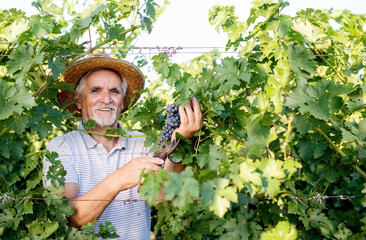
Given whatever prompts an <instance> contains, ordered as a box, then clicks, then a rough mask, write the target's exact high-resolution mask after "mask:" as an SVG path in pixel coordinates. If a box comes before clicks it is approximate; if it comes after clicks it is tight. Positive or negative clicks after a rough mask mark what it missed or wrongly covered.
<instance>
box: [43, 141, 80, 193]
mask: <svg viewBox="0 0 366 240" xmlns="http://www.w3.org/2000/svg"><path fill="white" fill-rule="evenodd" d="M47 150H48V151H49V152H51V153H52V152H56V153H57V154H58V158H57V160H60V161H61V163H62V165H63V167H64V169H65V171H66V176H65V183H70V182H73V183H77V184H79V181H78V174H77V171H76V169H75V166H74V160H73V155H72V154H71V151H70V148H69V146H68V144H67V142H66V141H65V137H64V136H59V137H56V138H54V139H52V140H51V141H50V143H49V144H48V145H47ZM51 166H52V163H51V162H50V161H49V160H48V159H47V158H46V156H45V157H44V159H43V185H44V187H49V186H50V185H51V182H50V181H49V180H47V173H48V171H49V168H50V167H51Z"/></svg>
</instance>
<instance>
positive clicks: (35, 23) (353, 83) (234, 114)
mask: <svg viewBox="0 0 366 240" xmlns="http://www.w3.org/2000/svg"><path fill="white" fill-rule="evenodd" d="M103 3H105V4H100V3H97V2H95V3H94V4H92V5H91V6H90V8H88V9H83V12H82V13H77V12H76V10H77V9H72V6H73V4H70V5H69V6H68V8H69V9H64V8H60V7H57V6H56V5H55V4H54V3H51V2H50V1H40V0H39V1H35V3H34V6H36V7H37V9H38V10H39V11H40V12H39V14H36V15H34V16H30V17H27V16H26V14H25V13H24V12H22V11H19V10H15V9H13V10H2V11H1V12H0V23H1V24H0V41H1V44H0V49H1V53H2V56H1V58H0V61H1V65H0V76H1V77H0V208H1V210H0V238H1V239H69V238H70V239H98V238H112V237H115V235H114V234H113V226H110V225H109V224H108V223H105V224H104V225H102V226H100V231H99V232H92V230H91V229H93V226H92V224H89V225H87V226H84V227H83V228H82V229H75V228H71V227H69V226H68V225H67V219H68V217H69V216H70V215H71V214H73V213H74V210H73V208H72V207H71V205H70V204H68V203H67V201H66V200H65V198H64V197H63V196H62V195H61V194H62V188H61V187H60V186H62V185H63V184H64V183H65V174H66V173H65V170H64V169H63V166H62V165H61V163H60V161H59V157H60V156H58V155H57V154H55V153H50V152H47V151H46V150H45V148H46V146H47V144H48V142H49V141H50V139H52V138H53V137H55V136H59V135H61V134H64V133H66V132H69V131H70V129H75V128H76V126H77V125H78V123H79V121H80V119H78V118H76V117H74V116H73V115H72V114H71V113H69V112H67V111H65V110H64V109H65V106H60V105H59V104H58V102H57V97H56V96H57V92H58V90H59V89H69V88H70V86H68V85H67V84H65V83H64V82H58V79H59V77H60V76H61V75H62V74H63V73H64V71H65V69H66V67H67V66H68V64H69V63H72V61H73V58H74V57H75V56H78V57H77V58H79V57H81V56H84V55H86V54H88V53H90V52H92V51H94V50H95V51H96V50H97V49H96V48H102V49H103V48H104V47H107V48H106V51H108V52H109V53H110V54H111V55H112V56H113V57H118V58H124V57H125V56H126V55H127V54H129V51H130V50H132V49H134V48H135V49H138V48H137V47H132V45H131V43H133V42H135V41H134V40H135V39H136V38H138V37H139V33H140V32H141V31H135V30H136V29H142V30H146V31H148V32H150V31H151V30H152V26H153V23H154V21H155V20H156V18H157V16H158V15H159V14H160V13H161V11H162V8H160V7H159V6H158V5H156V3H155V2H154V1H150V0H149V1H145V2H144V4H141V6H135V5H134V4H133V3H131V4H130V3H128V4H126V5H118V6H117V5H116V1H114V0H107V1H104V2H103ZM65 4H66V2H65ZM66 5H67V4H66ZM66 5H65V6H66ZM252 5H253V7H252V9H251V10H250V17H249V18H248V19H247V20H246V21H240V18H239V17H238V16H237V13H236V12H235V8H234V7H233V6H221V5H220V6H213V7H212V8H211V10H210V11H209V22H210V24H211V25H213V26H212V27H213V28H216V30H217V31H218V32H219V33H220V34H224V35H226V36H227V44H226V46H221V47H223V48H225V49H226V50H228V52H230V53H231V54H232V57H223V56H221V52H216V51H213V52H208V53H204V54H203V55H201V56H199V57H197V58H195V59H192V60H191V61H189V62H187V63H183V64H176V63H174V62H172V60H171V59H170V56H171V52H170V50H174V49H175V48H170V50H169V49H168V50H167V49H163V48H161V49H158V50H159V54H157V55H154V56H153V57H152V58H151V59H148V58H147V57H146V61H150V60H151V62H152V65H153V68H154V70H155V71H156V72H157V73H158V74H159V77H158V79H156V80H147V81H149V82H148V83H147V84H146V86H149V87H148V88H147V89H145V90H143V91H142V92H141V97H140V99H139V102H137V103H136V104H135V105H134V106H133V107H132V108H130V109H129V111H128V113H127V114H126V115H122V116H121V118H120V122H121V124H122V125H123V127H124V128H125V129H126V130H127V131H139V132H141V133H142V134H143V135H139V137H142V136H144V137H146V138H145V139H146V140H145V146H146V149H151V151H152V152H154V151H158V150H159V149H158V148H159V147H160V148H164V147H165V146H166V145H167V144H168V143H169V142H170V141H171V136H172V133H173V132H174V130H175V129H176V128H177V127H179V124H180V119H179V114H178V112H179V111H178V108H179V106H185V104H186V103H187V101H189V99H190V98H191V97H193V96H195V97H196V98H197V99H200V106H201V108H202V112H203V113H204V127H203V128H202V129H201V131H199V132H197V133H196V135H195V137H194V138H192V139H191V140H190V141H185V139H181V141H180V143H179V145H178V147H177V148H176V150H175V151H174V152H173V153H172V154H173V155H172V157H176V159H182V163H183V164H185V165H186V168H185V170H184V171H183V172H182V173H180V174H177V173H168V172H167V171H165V170H164V169H160V170H158V171H157V172H156V174H153V173H145V174H143V175H142V177H144V183H143V186H142V187H141V191H140V196H141V199H143V200H141V199H140V200H139V201H146V202H147V203H148V204H150V206H151V209H152V211H151V212H152V219H151V220H152V221H151V222H152V229H151V230H152V231H154V234H155V236H156V237H157V238H158V237H161V238H163V239H167V240H169V239H284V238H286V239H365V238H366V211H365V207H366V197H365V194H366V174H365V172H366V168H365V166H366V145H365V141H366V133H365V129H366V120H365V119H366V108H365V99H366V98H365V96H366V84H365V65H366V60H365V54H366V53H365V51H366V49H365V46H366V42H365V34H364V26H365V25H366V16H365V15H364V14H353V13H351V12H350V11H333V10H329V11H328V10H315V9H307V10H302V11H299V12H297V13H296V15H295V16H289V15H286V14H285V13H284V11H283V10H284V9H285V8H286V7H287V5H288V3H287V2H285V1H282V0H278V1H272V0H258V1H253V3H252ZM64 12H68V13H70V14H71V16H70V17H69V18H64V17H63V13H64ZM158 13H159V14H158ZM67 19H71V20H70V21H67ZM332 22H333V23H337V27H336V28H334V26H333V25H332V24H330V23H332ZM90 26H93V28H94V29H95V31H96V32H95V33H96V36H97V39H96V41H95V42H96V43H97V45H96V46H95V47H92V48H89V45H88V46H87V47H86V46H84V45H83V44H79V43H78V41H79V39H80V38H81V37H82V36H83V35H84V33H85V32H86V31H88V29H89V28H90ZM126 26H127V27H126ZM108 46H109V47H108ZM219 47H220V46H219ZM140 48H141V49H142V48H143V47H142V46H141V47H140ZM179 49H184V48H179ZM165 50H167V51H165ZM176 50H178V48H177V49H176ZM179 53H180V51H175V52H174V54H179ZM234 54H237V55H235V56H234ZM144 64H145V63H144ZM162 85H164V87H163V88H161V87H160V86H162ZM168 93H173V94H168ZM166 102H174V103H175V104H171V105H170V106H168V108H167V109H166ZM165 110H166V115H167V116H166V120H164V117H163V116H164V111H165ZM164 121H165V122H164ZM162 123H164V124H165V126H164V127H163V129H162V127H161V125H162ZM161 131H162V132H161ZM160 133H161V134H160ZM109 134H110V136H111V137H113V136H117V135H120V134H121V133H120V132H111V133H109ZM159 138H160V139H159ZM45 155H46V157H47V158H48V159H49V160H50V162H52V164H53V165H52V167H51V168H50V169H51V170H50V172H49V174H48V175H47V176H45V177H46V178H47V180H49V181H50V182H51V186H50V187H48V188H44V187H43V184H42V177H43V176H42V168H43V164H42V162H43V158H44V156H45ZM162 189H163V190H164V191H163V192H162V193H163V195H164V196H163V197H164V199H165V201H162V202H161V203H159V204H157V205H154V203H156V200H160V199H157V196H160V195H159V193H161V190H162ZM94 200H98V199H94ZM100 200H103V199H100ZM103 201H105V200H103ZM108 201H110V200H108ZM135 201H137V200H136V199H128V198H127V199H124V200H123V201H122V202H121V208H123V204H124V203H126V204H135V203H136V202H135Z"/></svg>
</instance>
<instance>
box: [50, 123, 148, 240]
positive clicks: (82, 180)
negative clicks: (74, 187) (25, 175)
mask: <svg viewBox="0 0 366 240" xmlns="http://www.w3.org/2000/svg"><path fill="white" fill-rule="evenodd" d="M78 128H79V129H83V130H84V127H83V125H82V123H80V124H79V126H78ZM127 134H128V135H140V134H141V133H136V132H127ZM144 140H145V138H144V137H133V138H122V137H121V138H119V139H118V143H117V145H116V146H115V147H114V148H113V149H112V150H111V151H110V152H108V151H107V150H106V149H105V148H104V146H103V145H102V144H101V143H98V142H97V141H95V140H94V139H93V138H92V137H91V136H90V135H89V134H88V133H84V132H80V131H77V130H75V131H72V132H69V133H67V134H64V135H62V136H58V137H55V138H53V139H52V140H51V141H50V143H49V144H48V146H47V149H48V150H49V151H50V152H57V153H58V155H59V157H58V160H60V161H61V162H62V164H63V166H64V168H65V170H66V172H67V173H66V176H65V178H66V181H65V183H77V184H78V185H79V196H80V195H83V194H85V193H86V192H88V191H89V190H90V189H92V188H93V187H94V186H95V185H96V184H98V183H99V182H100V181H102V180H103V179H104V178H105V177H107V176H108V175H109V174H111V173H112V172H114V171H115V170H117V169H118V168H120V167H123V166H124V165H125V164H126V163H128V162H129V161H130V160H131V159H133V158H136V157H146V156H152V154H151V153H150V151H149V148H146V147H144ZM50 165H51V163H50V162H49V161H48V160H47V159H45V161H44V176H46V174H47V170H48V168H49V166H50ZM44 185H45V186H48V185H49V183H48V182H46V181H45V179H44ZM115 199H116V200H122V201H114V202H111V203H110V204H109V205H108V207H107V208H106V209H105V210H104V212H103V213H102V215H101V216H100V218H99V220H98V222H97V223H96V224H95V227H94V230H95V232H98V231H99V227H98V226H99V224H100V223H104V222H105V221H109V222H111V223H112V225H113V226H114V227H115V228H116V230H117V234H118V235H119V236H120V238H119V239H129V240H132V239H139V240H140V239H150V224H151V222H150V221H151V220H150V207H149V206H148V205H147V204H146V202H145V201H141V199H140V198H139V195H138V193H137V186H136V187H133V188H130V189H127V190H124V191H121V192H120V193H119V194H118V195H117V196H116V198H115ZM137 199H139V201H135V200H137ZM123 200H132V201H130V202H125V201H123Z"/></svg>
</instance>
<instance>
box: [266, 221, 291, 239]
mask: <svg viewBox="0 0 366 240" xmlns="http://www.w3.org/2000/svg"><path fill="white" fill-rule="evenodd" d="M297 235H298V233H297V230H296V227H295V226H294V225H292V224H290V223H289V222H286V221H280V222H278V223H277V225H276V226H275V227H272V228H268V229H266V231H265V232H264V233H263V235H262V237H261V239H262V240H280V239H287V240H295V239H297Z"/></svg>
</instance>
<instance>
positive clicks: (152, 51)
mask: <svg viewBox="0 0 366 240" xmlns="http://www.w3.org/2000/svg"><path fill="white" fill-rule="evenodd" d="M98 49H99V50H103V51H105V49H112V50H113V49H125V50H128V51H129V50H138V52H126V53H125V54H126V55H142V56H144V57H145V55H147V54H148V55H156V54H159V53H164V54H167V55H168V56H169V57H172V56H174V55H176V54H238V53H270V52H274V51H256V50H253V51H216V52H207V51H193V52H192V51H191V52H184V51H183V52H182V51H181V52H179V50H184V49H212V50H215V49H229V48H228V47H210V46H202V47H199V46H197V47H195V46H192V47H180V46H178V47H160V46H156V47H116V46H107V47H101V48H98ZM356 49H361V50H363V49H365V47H362V48H348V49H345V50H356ZM143 50H148V51H149V52H147V53H144V52H143ZM77 55H79V53H74V54H67V55H55V56H54V57H61V58H67V57H73V56H77ZM0 56H1V57H9V56H10V54H0ZM314 56H316V57H328V56H341V55H339V54H315V55H314ZM352 56H366V53H363V54H352ZM45 57H46V58H47V57H49V56H48V55H45Z"/></svg>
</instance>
